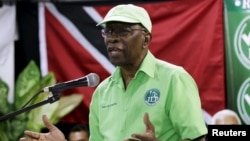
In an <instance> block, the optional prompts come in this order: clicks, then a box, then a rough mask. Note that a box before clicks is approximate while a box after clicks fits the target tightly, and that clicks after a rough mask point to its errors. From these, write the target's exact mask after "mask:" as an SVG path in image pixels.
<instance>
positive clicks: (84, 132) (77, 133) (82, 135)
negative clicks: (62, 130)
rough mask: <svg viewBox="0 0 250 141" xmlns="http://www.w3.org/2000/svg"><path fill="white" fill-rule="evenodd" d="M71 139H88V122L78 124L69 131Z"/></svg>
mask: <svg viewBox="0 0 250 141" xmlns="http://www.w3.org/2000/svg"><path fill="white" fill-rule="evenodd" d="M68 139H69V141H88V140H89V127H88V125H86V124H76V125H75V126H73V127H72V128H71V130H70V132H69V136H68Z"/></svg>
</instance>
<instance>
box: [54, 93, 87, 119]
mask: <svg viewBox="0 0 250 141" xmlns="http://www.w3.org/2000/svg"><path fill="white" fill-rule="evenodd" d="M82 100H83V95H82V94H71V95H68V96H62V97H61V98H60V99H59V105H58V107H57V109H56V111H55V113H54V114H53V115H52V116H51V118H50V120H51V122H52V123H53V124H56V123H58V122H59V120H60V119H61V118H62V117H64V116H65V115H67V114H68V113H70V112H71V111H72V110H73V109H75V108H76V107H77V106H78V105H79V104H80V103H81V101H82Z"/></svg>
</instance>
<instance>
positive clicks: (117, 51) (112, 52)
mask: <svg viewBox="0 0 250 141" xmlns="http://www.w3.org/2000/svg"><path fill="white" fill-rule="evenodd" d="M108 52H109V54H110V55H119V54H120V53H121V52H122V50H121V49H119V48H117V47H108Z"/></svg>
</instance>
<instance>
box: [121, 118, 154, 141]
mask: <svg viewBox="0 0 250 141" xmlns="http://www.w3.org/2000/svg"><path fill="white" fill-rule="evenodd" d="M143 121H144V124H145V127H146V129H145V132H144V133H143V134H138V133H133V134H132V135H131V136H132V138H130V139H127V140H125V141H158V140H157V139H156V137H155V128H154V125H153V124H152V123H151V121H150V119H149V115H148V113H145V114H144V120H143Z"/></svg>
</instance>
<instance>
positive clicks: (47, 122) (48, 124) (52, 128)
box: [43, 115, 55, 131]
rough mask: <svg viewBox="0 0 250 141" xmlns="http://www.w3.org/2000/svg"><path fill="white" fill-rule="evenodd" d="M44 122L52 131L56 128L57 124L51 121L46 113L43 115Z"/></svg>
mask: <svg viewBox="0 0 250 141" xmlns="http://www.w3.org/2000/svg"><path fill="white" fill-rule="evenodd" d="M43 123H44V124H45V126H46V127H47V128H48V129H49V130H50V131H52V130H54V129H55V126H54V125H53V124H52V123H51V122H50V121H49V119H48V117H47V116H46V115H43Z"/></svg>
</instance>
